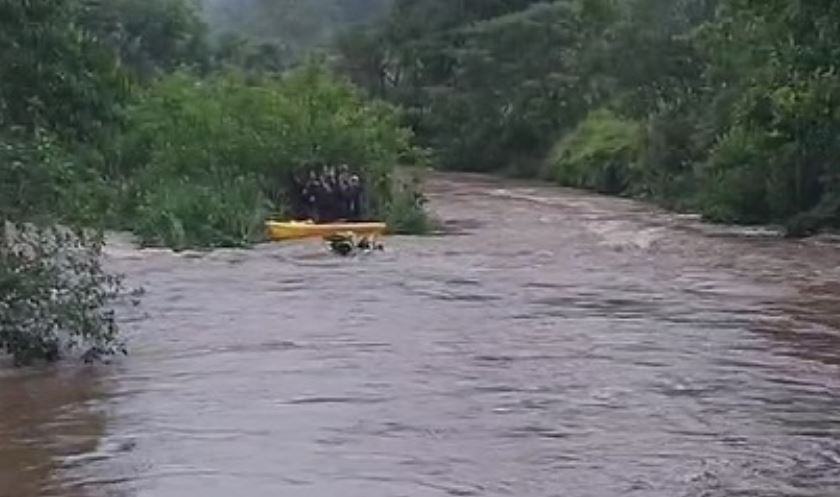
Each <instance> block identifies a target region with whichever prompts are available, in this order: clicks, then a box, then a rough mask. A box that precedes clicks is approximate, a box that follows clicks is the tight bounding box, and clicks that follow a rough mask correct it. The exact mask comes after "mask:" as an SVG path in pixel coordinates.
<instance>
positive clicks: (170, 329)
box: [0, 176, 840, 497]
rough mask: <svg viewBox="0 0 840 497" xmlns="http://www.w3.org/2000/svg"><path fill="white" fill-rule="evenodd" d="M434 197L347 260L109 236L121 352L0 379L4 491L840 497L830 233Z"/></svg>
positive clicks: (839, 282)
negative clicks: (137, 295)
mask: <svg viewBox="0 0 840 497" xmlns="http://www.w3.org/2000/svg"><path fill="white" fill-rule="evenodd" d="M429 190H430V192H431V195H430V197H431V199H432V207H433V210H434V211H436V212H437V213H438V215H439V216H440V217H441V218H442V219H443V220H445V221H446V224H447V226H448V228H449V233H448V234H447V235H445V236H433V237H424V238H393V239H389V240H387V249H386V251H385V252H384V253H379V254H373V255H368V256H360V257H356V258H350V259H341V258H338V257H335V256H332V255H330V254H329V253H328V252H327V250H326V249H325V247H324V246H323V244H322V243H321V242H318V241H316V242H305V243H291V244H269V245H262V246H259V247H257V248H255V249H253V250H249V251H235V250H224V251H217V252H213V253H209V254H205V255H199V254H180V255H175V254H171V253H169V252H166V251H139V250H136V249H134V248H132V247H131V246H130V245H129V244H127V243H125V242H120V241H116V242H115V243H114V244H113V245H112V246H111V247H110V248H109V249H108V264H109V265H110V266H111V267H113V268H114V269H116V270H118V271H120V272H122V273H124V274H126V276H127V278H128V283H129V284H131V285H134V286H137V285H140V286H142V287H144V288H145V290H146V294H145V296H144V297H143V301H142V304H141V305H140V307H138V308H134V309H129V308H126V309H123V312H122V320H123V322H124V325H123V326H124V329H125V332H126V336H127V338H128V340H129V347H130V350H131V354H130V355H129V356H128V357H125V358H121V359H119V360H116V361H115V362H114V363H112V364H104V365H96V366H80V365H78V364H76V363H75V362H72V363H65V364H63V365H61V366H55V367H50V368H36V369H23V370H13V369H3V370H2V371H0V497H30V496H45V497H50V496H67V497H99V496H115V497H191V496H202V497H230V496H237V497H252V496H253V497H262V496H266V497H269V496H270V497H276V496H292V497H294V496H306V497H333V496H335V497H338V496H341V497H403V496H404V497H427V496H428V497H432V496H516V497H530V496H534V497H552V496H557V497H560V496H563V497H590V496H591V497H613V496H645V497H647V496H653V497H681V496H686V497H731V496H751V497H773V496H827V497H828V496H838V495H840V245H838V244H836V243H831V242H830V241H829V240H822V241H821V240H809V241H804V242H794V241H786V240H781V239H778V238H776V237H773V236H769V235H768V234H767V233H766V232H763V231H761V230H752V231H749V230H743V229H738V230H735V229H728V228H721V227H711V226H704V225H702V224H700V223H699V222H697V221H696V220H693V219H691V218H687V217H680V216H676V215H673V214H666V213H662V212H659V211H657V210H655V209H653V208H651V207H649V206H646V205H643V204H639V203H635V202H630V201H626V200H621V199H614V198H604V197H597V196H593V195H587V194H581V193H576V192H568V191H563V190H558V189H553V188H549V187H543V186H539V185H529V184H519V183H514V182H510V181H501V180H495V179H489V178H483V177H477V176H434V177H432V178H431V179H430V183H429Z"/></svg>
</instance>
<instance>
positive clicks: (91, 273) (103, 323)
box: [0, 223, 122, 365]
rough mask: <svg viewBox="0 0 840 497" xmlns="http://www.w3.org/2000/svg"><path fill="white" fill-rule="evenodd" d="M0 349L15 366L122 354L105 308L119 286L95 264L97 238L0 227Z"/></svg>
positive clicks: (111, 316) (61, 231) (111, 317)
mask: <svg viewBox="0 0 840 497" xmlns="http://www.w3.org/2000/svg"><path fill="white" fill-rule="evenodd" d="M0 229H2V233H0V235H2V237H0V350H3V351H5V352H7V353H9V354H11V355H12V356H13V357H14V360H15V362H16V363H17V364H19V365H22V364H28V363H31V362H33V361H36V360H47V361H55V360H57V359H59V358H60V357H61V356H62V354H63V353H64V352H65V351H67V350H70V349H74V348H78V347H85V348H87V349H88V350H87V352H86V353H85V357H86V358H93V357H95V356H99V355H103V354H113V353H115V352H117V351H120V350H122V347H121V346H120V344H119V343H118V342H117V331H118V330H117V326H116V323H115V320H114V313H113V311H111V310H109V309H108V303H109V302H110V301H111V299H113V298H114V297H115V296H117V294H118V292H119V290H120V282H119V279H118V278H116V277H115V276H113V275H110V274H108V273H106V272H105V271H104V270H103V269H102V267H101V265H100V259H99V256H100V252H101V248H102V239H101V237H90V236H87V235H85V234H83V233H80V232H70V231H68V230H64V229H60V228H38V227H35V226H33V225H12V224H10V223H5V224H4V225H2V226H1V227H0Z"/></svg>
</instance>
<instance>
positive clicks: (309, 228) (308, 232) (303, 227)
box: [265, 221, 388, 241]
mask: <svg viewBox="0 0 840 497" xmlns="http://www.w3.org/2000/svg"><path fill="white" fill-rule="evenodd" d="M265 227H266V233H267V234H268V237H269V238H270V239H271V240H278V241H279V240H296V239H302V238H323V237H327V236H330V235H338V234H343V233H353V234H355V235H361V236H378V235H382V234H383V233H385V230H387V229H388V226H387V225H386V224H385V223H333V224H315V223H313V222H311V221H303V222H301V221H289V222H278V221H268V222H266V223H265Z"/></svg>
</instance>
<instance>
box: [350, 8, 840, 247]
mask: <svg viewBox="0 0 840 497" xmlns="http://www.w3.org/2000/svg"><path fill="white" fill-rule="evenodd" d="M838 16H840V4H837V3H836V2H832V1H830V0H817V1H811V2H788V1H786V0H769V1H768V0H761V1H759V0H679V1H673V0H555V1H541V2H537V1H528V0H497V1H492V2H490V1H482V2H478V1H476V2H471V1H464V2H448V1H445V0H395V2H394V5H393V8H392V12H391V14H390V15H389V16H388V17H387V18H386V19H385V20H383V21H382V22H380V23H378V24H375V25H373V26H368V27H364V28H360V29H357V30H355V31H352V32H350V33H348V34H346V35H345V36H344V37H343V39H342V42H341V43H340V44H339V45H338V47H337V48H338V50H339V52H340V54H341V57H340V60H339V61H338V62H337V67H339V68H341V70H343V71H344V72H345V73H346V74H348V75H349V76H350V77H351V78H352V79H353V80H354V81H356V82H357V84H359V85H362V86H364V87H365V88H367V90H368V92H369V93H370V94H371V95H375V96H378V97H384V98H386V99H388V100H390V101H392V102H394V103H396V104H398V105H400V106H401V107H403V108H404V109H405V111H406V112H405V115H406V123H407V124H409V125H410V126H411V127H412V128H413V129H414V130H415V132H416V134H417V137H418V139H419V141H420V143H422V144H424V145H426V146H428V147H430V148H431V149H432V150H433V152H434V154H435V157H436V159H437V162H439V163H440V164H442V165H443V166H444V167H447V168H453V169H466V170H480V171H499V172H505V171H509V170H511V169H513V170H514V171H516V172H517V173H519V174H526V175H537V174H543V175H546V176H547V177H550V178H553V179H555V180H557V181H558V182H560V183H562V184H564V185H572V186H580V187H585V188H592V189H595V190H598V191H602V192H606V193H613V194H625V195H639V196H644V197H647V198H652V199H655V200H656V201H659V202H661V203H663V204H665V205H668V206H670V207H674V208H679V209H691V210H697V211H700V212H702V213H704V214H705V215H706V217H707V218H709V219H711V220H716V221H724V222H736V223H767V222H771V223H786V224H787V225H788V226H789V230H790V233H791V234H792V235H800V234H810V233H812V232H814V231H815V230H817V229H819V228H820V227H823V228H829V227H838V226H840V210H838V208H840V192H838V185H840V181H838V177H840V168H839V167H838V165H837V164H838V163H837V161H836V160H833V158H834V157H836V156H837V152H838V151H839V150H838V147H840V138H838V137H840V134H838V126H840V100H838V98H839V97H840V90H839V89H840V85H839V84H838V83H840V79H838V74H837V65H836V61H837V60H838V59H837V56H838V55H840V24H838V23H837V22H836V19H838ZM540 164H541V165H540Z"/></svg>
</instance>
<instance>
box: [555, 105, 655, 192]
mask: <svg viewBox="0 0 840 497" xmlns="http://www.w3.org/2000/svg"><path fill="white" fill-rule="evenodd" d="M640 148H641V127H640V125H639V124H638V123H637V122H635V121H631V120H628V119H624V118H621V117H619V116H617V115H615V114H614V113H612V112H611V111H609V110H606V109H601V110H598V111H595V112H592V113H591V114H590V115H589V116H588V117H587V118H586V119H585V120H584V121H583V122H582V123H581V124H580V125H579V126H578V127H577V129H575V130H574V131H573V132H572V133H570V134H569V135H567V136H566V137H565V138H563V139H562V140H561V141H560V142H559V143H557V145H555V146H554V148H553V149H552V151H551V153H550V155H549V158H548V162H547V165H546V170H545V173H544V174H545V175H546V176H548V178H549V179H552V180H554V181H557V182H558V183H560V184H562V185H564V186H571V187H579V188H588V189H592V190H597V191H599V192H602V193H612V194H618V193H623V192H624V191H625V190H626V189H627V187H628V185H629V184H630V182H631V181H632V179H633V177H634V175H636V173H637V171H636V161H637V159H638V156H639V151H640Z"/></svg>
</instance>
